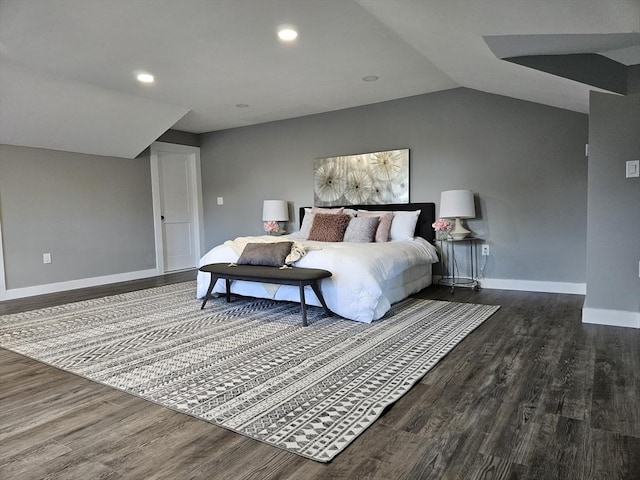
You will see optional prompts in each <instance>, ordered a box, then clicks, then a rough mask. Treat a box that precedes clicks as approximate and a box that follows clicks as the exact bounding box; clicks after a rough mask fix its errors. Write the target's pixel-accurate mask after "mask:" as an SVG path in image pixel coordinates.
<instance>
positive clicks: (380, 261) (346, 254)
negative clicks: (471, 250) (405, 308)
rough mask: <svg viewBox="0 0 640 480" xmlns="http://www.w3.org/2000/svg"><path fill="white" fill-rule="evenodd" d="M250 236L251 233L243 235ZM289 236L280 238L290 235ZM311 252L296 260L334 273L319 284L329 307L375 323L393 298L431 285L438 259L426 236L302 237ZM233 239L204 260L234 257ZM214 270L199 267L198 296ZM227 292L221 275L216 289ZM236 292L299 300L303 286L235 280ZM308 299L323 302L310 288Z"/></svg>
mask: <svg viewBox="0 0 640 480" xmlns="http://www.w3.org/2000/svg"><path fill="white" fill-rule="evenodd" d="M243 238H247V237H243ZM285 239H287V236H286V235H285V236H282V237H279V239H278V240H285ZM255 240H256V241H269V240H271V241H274V240H275V239H273V237H268V236H261V237H255ZM290 240H292V241H293V240H295V241H296V242H301V243H302V244H304V245H306V246H307V247H308V248H309V251H308V252H307V253H306V255H305V256H303V257H302V258H301V259H300V260H298V261H297V262H295V264H294V265H295V266H297V267H307V268H322V269H325V270H329V271H330V272H331V273H332V277H331V278H326V279H323V280H322V281H321V284H320V288H321V289H322V294H323V296H324V299H325V301H326V303H327V306H328V307H329V309H331V310H332V311H333V312H334V313H336V314H338V315H340V316H341V317H344V318H348V319H351V320H356V321H358V322H364V323H370V322H372V321H373V320H377V319H379V318H381V317H382V316H383V315H384V314H385V313H386V312H387V311H388V310H389V308H390V307H391V304H392V303H395V302H398V301H400V300H402V299H403V298H406V297H407V296H409V295H411V294H412V293H415V292H417V291H419V290H421V289H422V288H424V287H426V286H429V285H430V284H431V264H432V263H435V262H437V261H438V256H437V253H436V249H435V248H434V247H433V245H431V244H430V243H428V242H427V241H426V240H424V239H422V238H419V237H417V238H415V239H414V240H402V241H392V242H384V243H346V242H342V243H329V242H313V241H307V240H302V241H301V240H299V239H298V238H295V237H292V238H291V239H290ZM229 243H230V242H226V243H225V244H222V245H218V246H217V247H214V248H213V249H211V250H210V251H209V252H208V253H207V254H205V255H204V256H203V257H202V259H201V260H200V265H201V266H202V265H207V264H209V263H219V262H230V263H231V262H234V261H235V260H237V259H238V254H237V253H236V252H235V251H234V249H233V248H232V247H231V246H230V244H229ZM209 281H210V274H209V273H203V272H198V282H197V297H198V298H202V297H204V295H205V294H206V292H207V287H208V286H209ZM224 291H225V288H224V280H218V282H217V284H216V286H215V288H214V292H217V293H222V292H224ZM231 292H232V293H235V294H238V295H245V296H250V297H258V298H272V299H274V300H288V301H295V302H299V301H300V292H299V288H298V287H296V286H291V285H273V284H261V283H257V282H244V281H233V282H231ZM305 297H306V300H307V304H310V305H316V306H320V302H319V301H318V299H317V297H316V296H315V294H314V293H313V291H312V290H311V289H310V288H308V291H307V290H305Z"/></svg>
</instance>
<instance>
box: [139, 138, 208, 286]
mask: <svg viewBox="0 0 640 480" xmlns="http://www.w3.org/2000/svg"><path fill="white" fill-rule="evenodd" d="M158 152H169V153H184V154H190V155H193V161H192V163H191V167H192V168H190V169H189V170H190V172H189V173H190V175H191V185H192V186H193V190H192V192H193V198H192V202H193V205H194V207H195V211H194V218H193V221H194V228H195V231H196V236H195V251H196V259H195V261H196V263H195V265H196V266H197V265H198V260H199V259H200V257H202V255H203V251H202V249H203V248H204V214H203V207H202V178H201V173H200V172H201V167H200V165H201V164H200V147H192V146H189V145H178V144H174V143H166V142H154V143H153V144H151V148H150V162H151V195H152V202H153V230H154V235H155V247H156V272H157V275H163V274H164V273H166V272H165V265H164V241H163V238H162V220H161V215H162V211H161V208H160V176H159V171H158Z"/></svg>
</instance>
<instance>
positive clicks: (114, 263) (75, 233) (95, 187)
mask: <svg viewBox="0 0 640 480" xmlns="http://www.w3.org/2000/svg"><path fill="white" fill-rule="evenodd" d="M0 219H1V221H2V235H3V249H4V263H5V280H6V284H7V285H6V286H7V289H11V288H20V287H26V286H34V285H42V284H48V283H54V282H61V281H68V280H76V279H83V278H92V277H99V276H103V275H110V274H118V273H124V272H132V271H139V270H146V269H151V268H155V244H154V233H153V213H152V202H151V177H150V167H149V159H148V157H147V158H141V159H136V160H129V159H123V158H113V157H102V156H95V155H84V154H76V153H68V152H59V151H53V150H45V149H36V148H25V147H14V146H9V145H0ZM45 252H49V253H51V255H52V263H51V264H49V265H45V264H43V262H42V254H43V253H45Z"/></svg>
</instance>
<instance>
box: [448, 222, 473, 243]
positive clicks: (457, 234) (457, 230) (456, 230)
mask: <svg viewBox="0 0 640 480" xmlns="http://www.w3.org/2000/svg"><path fill="white" fill-rule="evenodd" d="M469 235H471V231H470V230H467V229H466V228H464V227H463V226H462V222H461V221H460V218H459V217H458V218H456V224H455V225H454V227H453V229H452V230H451V231H450V232H449V236H450V237H451V238H453V239H454V240H462V239H463V238H466V237H468V236H469Z"/></svg>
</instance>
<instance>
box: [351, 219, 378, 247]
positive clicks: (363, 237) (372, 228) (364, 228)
mask: <svg viewBox="0 0 640 480" xmlns="http://www.w3.org/2000/svg"><path fill="white" fill-rule="evenodd" d="M378 223H380V217H356V218H352V219H351V221H350V222H349V226H348V227H347V230H346V231H345V232H344V241H345V242H357V243H369V242H373V240H374V239H375V238H376V230H377V229H378Z"/></svg>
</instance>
